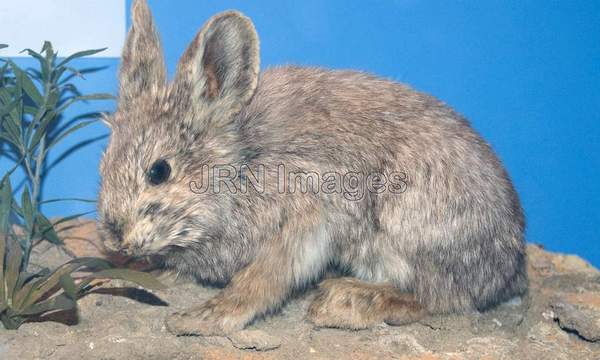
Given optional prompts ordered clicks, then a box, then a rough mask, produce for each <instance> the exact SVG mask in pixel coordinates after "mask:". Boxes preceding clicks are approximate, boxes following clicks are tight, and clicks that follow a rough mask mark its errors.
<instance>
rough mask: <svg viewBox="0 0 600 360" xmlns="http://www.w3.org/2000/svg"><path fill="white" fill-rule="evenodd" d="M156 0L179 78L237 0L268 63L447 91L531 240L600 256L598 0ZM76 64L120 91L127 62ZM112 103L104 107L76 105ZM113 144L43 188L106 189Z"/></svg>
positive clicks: (80, 158) (91, 192)
mask: <svg viewBox="0 0 600 360" xmlns="http://www.w3.org/2000/svg"><path fill="white" fill-rule="evenodd" d="M149 3H150V7H151V8H152V11H153V14H154V17H155V20H156V23H157V26H158V28H159V30H160V33H161V36H162V40H163V47H164V50H165V55H166V60H167V64H168V67H169V73H170V74H171V75H172V74H173V72H174V69H175V64H176V62H177V60H178V57H179V55H180V54H181V53H182V52H183V51H184V49H185V47H186V46H187V44H188V43H189V41H190V40H191V39H192V38H193V36H194V35H195V33H196V32H197V30H198V29H199V27H200V26H201V25H202V23H203V22H204V21H205V20H206V19H207V18H208V17H210V16H211V15H213V14H215V13H216V12H219V11H222V10H225V9H229V8H235V9H239V10H241V11H243V12H244V13H246V14H247V15H248V16H250V17H251V18H252V19H253V20H254V22H255V25H256V27H257V30H258V32H259V36H260V38H261V57H262V66H263V68H264V67H268V66H272V65H276V64H290V63H293V64H306V65H319V66H324V67H331V68H351V69H360V70H365V71H368V72H372V73H376V74H379V75H382V76H385V77H388V78H392V79H395V80H398V81H401V82H404V83H408V84H410V85H411V86H413V87H414V88H416V89H417V90H420V91H424V92H428V93H430V94H433V95H434V96H436V97H438V98H440V99H442V100H443V101H444V102H446V103H448V104H450V105H451V106H452V107H454V108H455V109H456V110H457V111H459V112H461V113H462V114H464V115H465V116H466V117H467V118H469V119H470V120H471V122H472V124H473V126H474V127H475V128H476V129H477V130H478V131H479V132H480V133H481V134H482V135H483V136H484V138H485V139H486V140H488V141H489V142H490V143H491V144H492V146H493V147H494V149H495V150H496V151H497V153H498V154H499V156H500V157H501V159H502V160H503V161H504V164H505V165H506V167H507V168H508V171H509V172H510V174H511V176H512V178H513V180H514V182H515V185H516V187H517V190H518V192H519V194H520V196H521V199H522V203H523V206H524V208H525V211H526V214H527V219H528V232H527V238H528V240H529V241H530V242H535V243H541V244H543V245H544V246H545V247H546V248H548V249H551V250H557V251H562V252H569V253H577V254H579V255H581V256H583V257H584V258H586V259H588V260H590V261H591V262H592V263H594V264H595V265H596V266H600V241H599V240H600V237H599V235H598V234H599V232H598V225H599V224H600V191H599V187H600V147H599V145H598V144H599V141H600V115H599V114H600V1H562V2H559V1H548V0H544V1H541V0H540V1H523V0H511V1H451V2H450V1H424V0H420V1H416V0H406V1H400V0H396V1H392V0H390V1H370V2H368V5H365V4H367V3H365V2H359V1H354V2H351V1H342V0H339V1H316V0H310V1H302V2H287V1H286V2H284V1H219V2H216V1H202V2H199V1H195V0H179V1H177V2H172V1H164V0H163V1H160V0H150V1H149ZM175 4H176V5H175ZM129 5H130V4H129V1H128V4H127V6H128V7H129ZM90 15H91V16H93V14H90ZM3 40H4V39H3ZM49 40H52V39H49ZM5 41H9V39H6V40H5ZM31 46H36V44H32V45H31ZM21 62H23V61H21ZM78 65H80V66H85V67H87V66H107V69H105V70H103V71H101V72H99V73H96V74H92V75H89V77H88V80H86V81H82V82H80V83H79V86H80V88H81V90H82V91H83V92H84V93H86V92H103V91H108V92H113V93H116V90H117V81H116V73H117V68H118V60H117V59H91V60H83V61H81V62H80V63H79V64H78ZM113 108H114V104H112V103H110V102H108V103H107V102H104V103H94V104H93V105H90V106H87V107H86V106H85V105H82V106H80V107H78V108H74V109H73V110H72V111H71V112H70V113H69V114H71V115H75V114H78V113H81V112H87V111H91V110H94V109H102V110H111V109H113ZM103 133H107V129H106V128H104V126H103V125H102V124H100V123H99V124H97V125H94V126H91V127H89V128H86V129H85V130H84V131H82V132H80V133H79V134H78V135H79V136H75V137H72V138H70V139H69V141H67V142H66V143H65V144H63V147H62V150H64V149H66V148H68V147H69V146H72V145H73V144H75V143H77V142H78V141H81V140H82V139H85V138H92V137H95V136H98V135H99V134H103ZM105 143H106V141H100V142H96V143H94V144H93V145H90V146H87V147H85V148H84V149H82V150H81V151H79V152H78V153H76V154H75V155H74V156H70V157H68V158H67V159H66V160H64V161H62V162H61V163H59V165H58V166H57V167H56V168H54V169H53V172H52V173H51V175H50V178H49V179H48V181H47V183H46V187H45V192H44V196H45V197H46V198H53V197H65V196H68V197H73V196H78V197H87V198H93V197H95V195H96V191H97V188H98V172H97V164H98V161H99V158H100V156H101V153H102V149H103V147H104V146H105ZM58 153H60V149H59V150H58ZM55 155H57V153H56V152H55ZM2 161H6V160H5V159H3V160H2ZM0 167H2V166H0ZM86 209H90V206H89V205H86V204H80V203H63V204H61V205H57V204H51V205H47V206H46V208H45V210H46V211H47V212H48V213H49V215H51V216H57V215H68V214H71V213H75V212H80V211H83V210H86Z"/></svg>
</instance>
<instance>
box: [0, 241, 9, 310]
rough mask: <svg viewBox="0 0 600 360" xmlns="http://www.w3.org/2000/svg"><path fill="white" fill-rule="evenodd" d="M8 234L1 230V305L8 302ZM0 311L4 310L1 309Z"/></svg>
mask: <svg viewBox="0 0 600 360" xmlns="http://www.w3.org/2000/svg"><path fill="white" fill-rule="evenodd" d="M7 238H8V234H7V233H6V232H1V231H0V306H1V304H4V303H7V301H6V297H5V296H4V292H5V290H4V277H5V274H4V257H5V256H6V249H7V247H6V242H7V240H8V239H7ZM7 306H8V305H7ZM0 313H2V311H1V310H0Z"/></svg>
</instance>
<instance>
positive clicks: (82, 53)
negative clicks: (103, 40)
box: [56, 48, 108, 68]
mask: <svg viewBox="0 0 600 360" xmlns="http://www.w3.org/2000/svg"><path fill="white" fill-rule="evenodd" d="M106 49H108V48H102V49H91V50H84V51H79V52H76V53H74V54H71V55H69V56H67V57H66V58H65V59H64V60H63V61H61V62H59V63H58V65H56V67H57V68H60V67H61V66H63V65H66V64H67V63H68V62H70V61H71V60H74V59H77V58H81V57H84V56H91V55H94V54H97V53H99V52H102V51H104V50H106Z"/></svg>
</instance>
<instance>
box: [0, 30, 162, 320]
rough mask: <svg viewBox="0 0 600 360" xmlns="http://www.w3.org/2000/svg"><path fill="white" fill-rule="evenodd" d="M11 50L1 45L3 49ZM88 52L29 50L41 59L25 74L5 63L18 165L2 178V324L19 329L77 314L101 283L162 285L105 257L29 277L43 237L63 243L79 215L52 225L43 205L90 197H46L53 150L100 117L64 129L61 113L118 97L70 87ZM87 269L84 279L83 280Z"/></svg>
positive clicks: (0, 101) (3, 94)
mask: <svg viewBox="0 0 600 360" xmlns="http://www.w3.org/2000/svg"><path fill="white" fill-rule="evenodd" d="M4 47H6V45H3V44H0V49H2V48H4ZM102 50H103V49H99V50H86V51H81V52H78V53H75V54H73V55H70V56H68V57H66V58H64V59H62V60H60V61H59V58H58V56H57V53H56V52H55V51H54V50H53V48H52V45H51V44H50V43H49V42H46V43H44V46H43V48H42V50H41V52H40V53H37V52H35V51H33V50H31V49H26V50H24V51H25V52H27V53H28V54H29V55H30V56H32V57H33V58H35V59H37V60H38V62H39V70H28V71H25V70H23V69H21V68H20V67H19V66H17V64H15V63H14V62H13V61H12V60H9V59H0V64H2V63H3V64H4V65H2V66H0V150H2V153H0V157H2V158H4V157H5V158H7V159H10V160H12V162H13V164H12V166H11V167H10V169H9V170H8V171H7V173H6V174H5V175H4V176H3V177H2V178H1V180H0V322H1V323H2V324H3V325H4V327H5V328H7V329H17V328H18V327H19V326H20V325H21V324H22V323H23V322H25V321H27V320H28V319H30V318H31V317H35V316H40V315H43V314H45V313H49V312H55V311H61V310H69V309H74V308H76V306H77V299H78V298H80V297H81V296H83V295H85V294H87V293H89V292H90V291H91V290H93V289H94V287H95V286H97V285H98V283H94V282H93V280H95V279H123V280H127V281H131V282H134V283H137V284H139V285H142V286H144V287H146V288H151V289H160V288H162V287H163V285H162V284H161V283H160V282H158V281H157V280H155V279H154V278H153V277H152V276H150V275H149V274H146V273H143V272H138V271H134V270H129V269H117V268H114V267H113V265H112V264H111V263H110V262H108V261H107V260H104V259H99V258H89V257H88V258H75V259H73V260H71V261H69V262H67V263H65V264H63V265H61V266H60V267H58V268H57V269H55V270H54V271H52V272H51V271H50V270H48V269H43V270H41V271H39V272H37V273H30V272H28V271H27V270H28V265H29V255H30V253H31V249H32V247H33V246H35V245H36V244H38V243H39V242H41V241H43V240H47V241H50V242H51V243H54V244H57V245H60V244H62V240H61V238H60V232H59V231H57V230H56V226H57V225H58V224H59V223H62V222H65V221H68V220H71V219H74V218H76V217H78V216H80V215H82V214H76V215H72V216H67V217H64V218H61V219H59V220H58V221H55V222H51V221H50V220H49V219H48V218H47V217H46V216H44V214H42V212H41V210H40V205H41V204H43V203H45V202H54V201H65V200H78V201H89V200H84V199H53V200H42V199H41V187H42V182H43V179H44V177H45V176H47V173H48V167H47V166H46V159H47V158H48V153H49V151H50V150H51V149H53V148H54V147H55V146H56V145H57V144H58V143H60V142H61V141H62V140H63V139H64V138H66V137H67V136H69V135H71V134H73V133H74V132H75V131H77V130H79V129H81V128H83V127H85V126H88V125H90V124H91V123H93V122H94V121H96V120H97V119H92V120H84V121H82V120H81V118H82V117H76V118H75V120H74V121H68V122H67V123H66V124H64V125H61V115H62V114H63V112H64V111H65V110H66V109H67V108H69V107H70V106H71V105H73V104H75V103H77V102H79V101H86V100H96V99H112V98H113V97H112V96H111V95H109V94H92V95H82V94H80V93H79V91H78V90H77V88H76V87H75V86H74V84H73V83H72V82H71V80H72V79H73V78H74V77H81V76H82V73H83V72H84V71H82V70H78V69H75V68H73V67H71V66H70V62H71V61H72V60H74V59H77V58H80V57H83V56H87V55H92V54H95V53H98V52H100V51H102ZM19 168H21V169H22V170H23V173H24V174H25V180H24V181H23V182H22V183H21V186H22V189H21V197H20V202H19V201H17V199H15V196H14V188H13V186H12V184H11V175H12V174H13V172H14V171H15V170H17V169H19ZM82 271H84V272H85V273H86V274H85V275H81V274H82Z"/></svg>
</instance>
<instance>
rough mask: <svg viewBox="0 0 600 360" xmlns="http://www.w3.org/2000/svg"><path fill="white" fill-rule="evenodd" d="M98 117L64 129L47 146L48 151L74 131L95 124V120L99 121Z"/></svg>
mask: <svg viewBox="0 0 600 360" xmlns="http://www.w3.org/2000/svg"><path fill="white" fill-rule="evenodd" d="M97 121H98V120H97V119H94V120H88V121H82V122H80V123H79V124H77V125H74V126H72V127H70V128H69V129H67V130H65V131H63V132H62V133H61V134H60V135H58V136H56V137H55V138H54V139H53V140H52V141H51V142H50V144H48V146H47V147H46V151H49V150H50V148H52V147H53V146H54V145H56V144H58V143H59V142H61V141H62V140H63V139H64V138H66V137H67V136H69V135H70V134H72V133H73V132H75V131H77V130H79V129H81V128H84V127H86V126H88V125H90V124H93V123H95V122H97Z"/></svg>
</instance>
